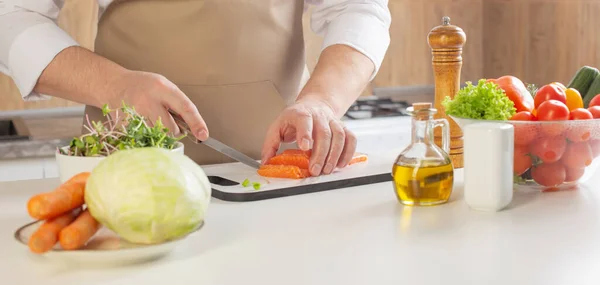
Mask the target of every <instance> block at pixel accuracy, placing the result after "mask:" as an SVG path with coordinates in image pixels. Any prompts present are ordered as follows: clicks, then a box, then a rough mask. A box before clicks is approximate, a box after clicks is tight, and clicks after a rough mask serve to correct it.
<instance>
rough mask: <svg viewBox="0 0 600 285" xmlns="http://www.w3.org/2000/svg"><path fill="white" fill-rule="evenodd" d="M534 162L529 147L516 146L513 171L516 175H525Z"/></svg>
mask: <svg viewBox="0 0 600 285" xmlns="http://www.w3.org/2000/svg"><path fill="white" fill-rule="evenodd" d="M531 164H532V160H531V156H529V151H528V149H527V146H524V145H515V149H514V165H513V171H514V174H515V175H521V174H523V173H525V172H526V171H527V170H529V168H530V167H531Z"/></svg>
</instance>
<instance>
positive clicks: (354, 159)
mask: <svg viewBox="0 0 600 285" xmlns="http://www.w3.org/2000/svg"><path fill="white" fill-rule="evenodd" d="M367 159H368V157H367V155H366V154H362V153H355V154H354V156H353V157H352V160H350V162H349V163H348V165H352V164H355V163H359V162H365V161H367Z"/></svg>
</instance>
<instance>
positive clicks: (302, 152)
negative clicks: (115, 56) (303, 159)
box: [281, 149, 312, 157]
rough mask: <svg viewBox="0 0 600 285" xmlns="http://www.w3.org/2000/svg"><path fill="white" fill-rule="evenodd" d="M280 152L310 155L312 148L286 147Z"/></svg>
mask: <svg viewBox="0 0 600 285" xmlns="http://www.w3.org/2000/svg"><path fill="white" fill-rule="evenodd" d="M281 154H286V155H287V154H303V155H306V156H307V157H310V156H311V155H312V150H310V149H309V150H306V151H305V150H301V149H286V150H284V151H283V152H282V153H281Z"/></svg>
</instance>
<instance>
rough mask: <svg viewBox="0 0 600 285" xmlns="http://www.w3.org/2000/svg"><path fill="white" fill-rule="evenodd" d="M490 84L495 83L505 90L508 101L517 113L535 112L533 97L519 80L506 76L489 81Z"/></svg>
mask: <svg viewBox="0 0 600 285" xmlns="http://www.w3.org/2000/svg"><path fill="white" fill-rule="evenodd" d="M487 81H488V82H494V83H496V84H498V86H499V87H500V88H501V89H502V90H504V93H506V96H507V97H508V99H510V100H511V101H512V102H513V103H514V104H515V108H516V109H517V112H521V111H528V112H531V111H532V110H533V103H534V102H533V96H531V95H532V94H531V93H529V90H527V87H526V86H525V84H524V83H523V81H521V80H520V79H519V78H517V77H514V76H510V75H505V76H502V77H500V78H498V79H488V80H487Z"/></svg>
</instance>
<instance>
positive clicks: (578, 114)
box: [569, 108, 594, 120]
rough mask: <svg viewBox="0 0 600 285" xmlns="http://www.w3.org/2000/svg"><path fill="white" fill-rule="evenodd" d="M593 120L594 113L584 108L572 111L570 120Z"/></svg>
mask: <svg viewBox="0 0 600 285" xmlns="http://www.w3.org/2000/svg"><path fill="white" fill-rule="evenodd" d="M593 118H594V116H593V115H592V113H591V112H590V111H589V110H587V109H584V108H577V109H574V110H571V112H570V113H569V120H591V119H593Z"/></svg>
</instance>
